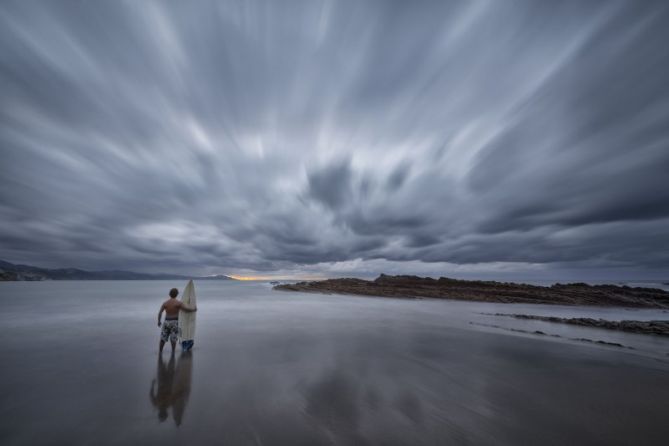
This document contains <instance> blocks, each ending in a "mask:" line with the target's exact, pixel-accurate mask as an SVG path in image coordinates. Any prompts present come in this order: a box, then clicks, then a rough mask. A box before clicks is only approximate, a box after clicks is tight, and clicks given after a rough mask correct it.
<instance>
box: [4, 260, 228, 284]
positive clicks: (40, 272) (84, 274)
mask: <svg viewBox="0 0 669 446" xmlns="http://www.w3.org/2000/svg"><path fill="white" fill-rule="evenodd" d="M188 279H194V280H235V279H233V278H232V277H229V276H224V275H221V274H219V275H216V276H205V277H192V276H183V275H179V274H145V273H135V272H132V271H84V270H82V269H76V268H59V269H48V268H39V267H36V266H29V265H14V264H13V263H9V262H4V261H2V260H0V281H22V280H27V281H36V280H188Z"/></svg>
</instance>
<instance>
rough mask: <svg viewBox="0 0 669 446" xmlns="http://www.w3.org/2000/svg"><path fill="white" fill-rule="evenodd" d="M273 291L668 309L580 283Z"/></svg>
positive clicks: (662, 298)
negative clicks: (548, 285)
mask: <svg viewBox="0 0 669 446" xmlns="http://www.w3.org/2000/svg"><path fill="white" fill-rule="evenodd" d="M274 289H275V290H285V291H305V292H316V293H335V294H357V295H365V296H382V297H402V298H413V299H415V298H437V299H456V300H472V301H482V302H499V303H533V304H559V305H598V306H621V307H641V308H669V293H668V292H666V291H663V290H660V289H655V288H632V287H628V286H616V285H588V284H585V283H571V284H555V285H553V286H550V287H543V286H536V285H528V284H522V283H510V282H495V281H478V280H458V279H449V278H446V277H440V278H439V279H433V278H430V277H418V276H387V275H385V274H381V275H380V276H379V277H377V278H376V279H375V280H362V279H348V278H347V279H328V280H320V281H312V282H299V283H294V284H282V285H277V286H275V287H274Z"/></svg>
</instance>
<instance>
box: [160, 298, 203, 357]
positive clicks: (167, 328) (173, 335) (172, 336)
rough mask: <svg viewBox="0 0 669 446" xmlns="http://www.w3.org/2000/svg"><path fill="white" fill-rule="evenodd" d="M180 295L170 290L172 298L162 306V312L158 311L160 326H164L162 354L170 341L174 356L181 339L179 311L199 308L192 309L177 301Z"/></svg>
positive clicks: (162, 330) (193, 308)
mask: <svg viewBox="0 0 669 446" xmlns="http://www.w3.org/2000/svg"><path fill="white" fill-rule="evenodd" d="M178 295H179V290H177V289H176V288H172V289H171V290H170V298H169V299H167V300H166V301H165V302H163V304H162V305H161V306H160V311H158V326H159V327H160V326H161V325H162V329H161V331H160V353H162V352H163V347H165V343H166V342H167V340H168V339H169V340H170V343H171V344H172V354H174V347H175V346H176V343H177V338H178V337H179V310H183V311H197V307H191V306H189V305H187V304H185V303H183V302H181V301H180V300H177V296H178ZM163 311H164V312H165V322H164V323H161V322H160V319H161V318H162V316H163Z"/></svg>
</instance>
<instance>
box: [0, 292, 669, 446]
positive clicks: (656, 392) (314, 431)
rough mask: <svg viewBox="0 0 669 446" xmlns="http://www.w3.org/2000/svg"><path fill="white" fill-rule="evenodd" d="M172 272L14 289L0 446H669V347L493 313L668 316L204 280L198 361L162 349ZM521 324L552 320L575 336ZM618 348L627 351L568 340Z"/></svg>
mask: <svg viewBox="0 0 669 446" xmlns="http://www.w3.org/2000/svg"><path fill="white" fill-rule="evenodd" d="M184 285H185V283H175V282H167V281H166V282H158V281H148V282H37V283H27V282H17V283H0V300H1V302H2V312H0V327H2V333H3V334H4V337H5V342H4V345H3V355H2V356H3V363H2V367H1V369H0V374H1V376H0V378H1V379H0V410H1V411H2V416H1V418H0V420H1V421H0V443H1V444H3V445H13V444H31V445H32V444H54V445H60V444H72V445H74V444H92V445H97V444H123V445H127V444H168V445H169V444H211V443H215V444H244V445H245V444H251V445H252V444H264V445H273V444H279V445H283V444H285V445H300V444H304V445H319V444H363V445H364V444H384V445H392V444H398V445H400V444H403V445H420V444H429V445H439V444H449V443H450V444H514V445H515V444H566V443H571V444H593V443H598V444H666V439H667V438H668V436H669V423H668V422H667V414H668V413H669V355H668V353H669V342H668V341H666V340H664V339H659V338H656V337H651V336H639V335H632V334H623V333H616V332H608V331H600V330H594V329H583V328H581V329H579V328H575V327H569V326H562V325H553V324H547V323H543V322H536V321H517V320H514V319H511V318H505V317H499V316H490V315H486V314H484V313H496V312H505V313H527V314H541V315H551V314H557V315H560V316H575V315H588V316H594V317H600V316H601V317H606V318H609V319H660V318H662V319H667V318H669V314H667V313H666V312H661V311H639V310H616V309H592V308H590V309H587V308H586V309H573V308H564V307H542V306H531V305H506V306H504V305H492V304H480V303H468V302H448V301H430V300H423V301H410V300H393V299H383V298H362V297H350V296H324V295H307V294H297V293H285V292H275V291H271V289H270V287H269V285H267V284H264V283H238V282H235V283H228V282H198V283H196V291H197V294H198V305H199V311H198V326H197V337H196V342H195V349H194V351H193V352H192V355H190V356H182V355H181V354H180V352H177V353H176V355H175V356H174V357H171V355H170V353H169V346H168V347H167V348H166V351H165V353H164V354H163V356H162V358H160V357H159V356H158V354H157V346H158V333H159V332H158V330H159V329H158V327H157V326H156V313H157V310H158V306H159V305H160V303H161V301H162V299H163V298H164V297H165V296H166V294H167V291H168V290H169V288H171V287H173V286H177V287H179V288H183V286H184ZM508 329H516V330H527V331H534V330H542V331H544V332H546V333H548V334H557V335H560V336H562V337H561V338H553V337H548V336H538V335H533V334H526V333H520V332H514V331H510V330H508ZM584 337H585V338H588V339H592V340H595V341H596V340H605V341H609V342H619V343H621V344H623V345H625V346H626V347H632V348H633V350H632V349H627V348H616V347H610V346H602V345H598V344H590V343H586V342H581V341H575V340H569V339H568V338H584Z"/></svg>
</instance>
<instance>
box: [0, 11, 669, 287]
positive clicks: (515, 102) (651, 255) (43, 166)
mask: <svg viewBox="0 0 669 446" xmlns="http://www.w3.org/2000/svg"><path fill="white" fill-rule="evenodd" d="M668 29H669V8H667V5H665V4H664V2H631V1H629V2H625V1H621V2H609V1H602V2H597V1H595V2H559V4H558V2H548V1H546V2H536V1H527V2H525V1H516V2H494V1H478V2H470V1H463V2H425V3H421V4H420V5H415V4H410V3H406V2H398V3H394V2H347V1H343V2H342V1H336V2H325V1H324V2H289V3H283V2H282V3H280V4H279V3H277V2H237V3H235V2H205V1H198V2H188V3H178V2H175V3H165V2H152V1H145V2H108V3H97V2H67V1H53V2H9V1H8V2H3V4H2V5H0V93H1V94H2V101H1V103H0V157H1V159H2V163H0V258H3V259H5V260H9V261H16V262H24V263H32V264H37V265H43V266H77V267H82V268H96V269H98V268H127V269H131V268H134V269H138V270H166V271H173V270H177V269H178V270H180V271H192V272H197V273H207V272H212V273H214V272H230V273H234V272H240V273H254V272H260V273H262V272H265V273H267V272H272V271H275V272H277V271H278V272H284V273H286V274H292V275H300V274H306V275H319V274H326V275H338V274H351V273H361V274H368V273H369V274H371V273H375V272H379V271H380V270H387V271H389V272H399V271H408V272H418V273H425V274H449V272H453V273H462V274H464V273H472V274H475V273H480V274H484V273H486V274H487V273H495V272H500V271H501V272H509V271H518V272H523V273H527V274H530V275H532V274H548V272H550V271H552V270H555V271H557V270H562V271H575V270H583V271H588V273H587V274H591V275H592V276H593V277H594V276H597V275H602V274H605V275H609V276H616V277H617V276H618V275H629V276H633V275H644V274H646V275H647V274H663V273H664V272H666V271H667V269H668V268H669V253H668V250H667V248H666V247H667V246H669V229H668V228H669V188H668V187H667V186H666V182H667V181H666V178H667V172H669V90H668V89H667V88H666V79H669V47H668V46H667V45H666V42H667V40H668V39H669V31H667V30H668Z"/></svg>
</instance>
